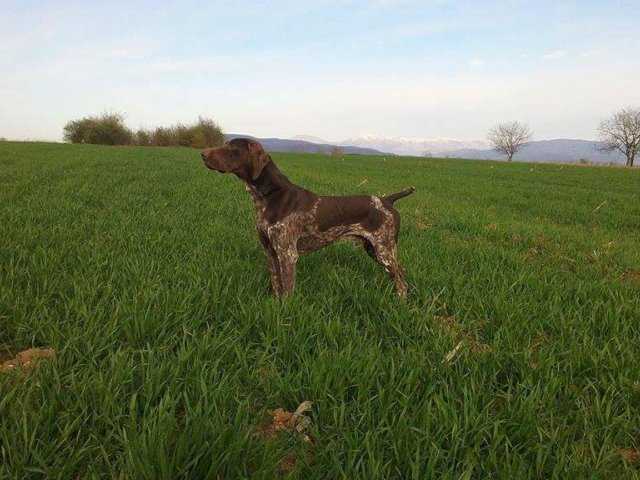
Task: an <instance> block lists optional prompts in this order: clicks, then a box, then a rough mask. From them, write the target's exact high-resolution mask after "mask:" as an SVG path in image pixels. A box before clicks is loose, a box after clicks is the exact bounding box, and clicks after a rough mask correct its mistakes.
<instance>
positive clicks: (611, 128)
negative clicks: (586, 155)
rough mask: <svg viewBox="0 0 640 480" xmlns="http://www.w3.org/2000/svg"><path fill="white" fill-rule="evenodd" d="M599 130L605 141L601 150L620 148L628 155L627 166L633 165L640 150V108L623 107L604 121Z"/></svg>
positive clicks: (609, 150)
mask: <svg viewBox="0 0 640 480" xmlns="http://www.w3.org/2000/svg"><path fill="white" fill-rule="evenodd" d="M598 132H599V133H600V139H601V140H602V143H603V146H602V147H601V150H604V151H607V152H613V151H615V150H618V151H619V152H621V153H622V154H623V155H624V156H625V157H627V164H626V165H627V167H633V161H634V159H635V158H636V154H637V153H638V151H639V150H640V109H638V108H623V109H622V110H620V111H619V112H616V113H614V114H613V116H611V118H609V119H607V120H604V121H602V123H600V127H599V128H598Z"/></svg>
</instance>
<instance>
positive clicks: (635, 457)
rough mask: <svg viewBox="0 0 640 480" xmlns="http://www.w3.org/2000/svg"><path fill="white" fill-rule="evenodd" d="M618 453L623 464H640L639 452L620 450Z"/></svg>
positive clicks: (635, 450)
mask: <svg viewBox="0 0 640 480" xmlns="http://www.w3.org/2000/svg"><path fill="white" fill-rule="evenodd" d="M618 453H619V454H620V456H621V457H622V458H623V459H624V461H625V462H628V463H632V464H636V463H640V450H638V449H635V448H620V449H618Z"/></svg>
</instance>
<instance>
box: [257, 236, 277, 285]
mask: <svg viewBox="0 0 640 480" xmlns="http://www.w3.org/2000/svg"><path fill="white" fill-rule="evenodd" d="M258 238H259V239H260V243H261V244H262V247H263V248H264V253H265V254H266V255H267V266H268V267H269V275H270V276H271V288H272V289H273V294H274V295H275V296H276V297H279V296H280V295H281V292H282V283H281V282H280V265H279V262H278V257H277V255H276V252H275V251H274V250H273V247H272V246H271V242H270V241H269V237H268V236H267V235H266V234H265V233H264V232H262V231H261V230H258Z"/></svg>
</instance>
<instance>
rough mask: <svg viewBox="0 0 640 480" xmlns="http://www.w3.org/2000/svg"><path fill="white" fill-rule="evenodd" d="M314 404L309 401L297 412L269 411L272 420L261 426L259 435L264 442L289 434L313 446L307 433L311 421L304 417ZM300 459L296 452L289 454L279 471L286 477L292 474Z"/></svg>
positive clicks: (311, 439) (280, 464)
mask: <svg viewBox="0 0 640 480" xmlns="http://www.w3.org/2000/svg"><path fill="white" fill-rule="evenodd" d="M311 406H312V403H311V402H309V401H305V402H302V403H301V404H300V405H299V406H298V408H297V409H296V411H295V412H289V411H287V410H285V409H283V408H276V409H275V410H269V411H268V413H269V416H270V419H269V420H268V421H267V422H266V423H265V424H263V425H262V426H260V427H259V428H258V431H257V435H258V436H259V437H261V438H262V439H264V440H273V439H275V438H276V437H277V436H278V435H281V434H288V435H294V436H296V437H297V438H299V439H301V440H302V441H303V442H305V443H307V444H309V445H312V444H313V438H312V437H311V436H310V435H309V433H308V432H307V431H308V429H309V426H310V425H311V419H310V418H309V417H307V416H305V415H304V413H305V412H307V411H309V410H311ZM297 462H298V458H297V457H296V455H295V453H294V452H289V453H287V454H286V455H285V456H284V457H283V458H282V459H281V460H280V463H279V465H278V471H279V472H280V473H281V474H283V475H286V474H288V473H290V472H292V471H293V470H294V469H295V467H296V464H297Z"/></svg>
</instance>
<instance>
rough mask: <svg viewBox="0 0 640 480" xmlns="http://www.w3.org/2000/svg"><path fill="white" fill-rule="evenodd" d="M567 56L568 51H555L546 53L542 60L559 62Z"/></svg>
mask: <svg viewBox="0 0 640 480" xmlns="http://www.w3.org/2000/svg"><path fill="white" fill-rule="evenodd" d="M566 56H567V51H566V50H554V51H552V52H549V53H545V54H544V55H543V56H542V58H544V59H545V60H558V59H560V58H564V57H566Z"/></svg>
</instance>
